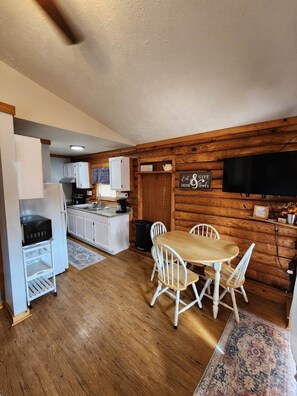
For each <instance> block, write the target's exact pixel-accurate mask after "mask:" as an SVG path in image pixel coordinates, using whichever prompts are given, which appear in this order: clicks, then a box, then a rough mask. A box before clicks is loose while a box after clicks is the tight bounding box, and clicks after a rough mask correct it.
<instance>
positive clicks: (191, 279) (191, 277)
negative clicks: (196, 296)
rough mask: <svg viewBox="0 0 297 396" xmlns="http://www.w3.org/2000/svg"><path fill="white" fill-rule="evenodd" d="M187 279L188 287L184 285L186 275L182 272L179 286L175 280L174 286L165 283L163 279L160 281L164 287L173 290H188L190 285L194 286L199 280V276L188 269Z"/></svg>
mask: <svg viewBox="0 0 297 396" xmlns="http://www.w3.org/2000/svg"><path fill="white" fill-rule="evenodd" d="M187 277H188V282H187V284H186V285H185V284H184V279H185V278H184V274H183V273H182V272H180V277H179V285H178V283H177V280H176V279H174V281H173V283H172V284H171V283H170V284H169V283H166V282H163V281H162V280H161V279H160V281H161V282H162V283H163V285H164V286H166V287H169V288H170V289H172V290H186V288H187V287H188V286H189V285H192V284H193V283H196V282H198V280H199V275H198V274H196V273H195V272H193V271H190V270H188V269H187Z"/></svg>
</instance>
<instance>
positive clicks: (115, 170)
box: [109, 157, 130, 191]
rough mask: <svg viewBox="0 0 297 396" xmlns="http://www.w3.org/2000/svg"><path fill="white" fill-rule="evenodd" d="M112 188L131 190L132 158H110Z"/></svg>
mask: <svg viewBox="0 0 297 396" xmlns="http://www.w3.org/2000/svg"><path fill="white" fill-rule="evenodd" d="M109 172H110V189H111V190H117V191H130V158H128V157H114V158H109Z"/></svg>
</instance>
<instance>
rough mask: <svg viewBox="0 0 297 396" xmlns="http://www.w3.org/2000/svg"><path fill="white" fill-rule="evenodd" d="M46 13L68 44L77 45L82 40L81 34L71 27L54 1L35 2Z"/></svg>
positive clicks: (39, 0) (40, 0) (42, 0)
mask: <svg viewBox="0 0 297 396" xmlns="http://www.w3.org/2000/svg"><path fill="white" fill-rule="evenodd" d="M35 1H36V3H38V4H39V5H40V7H41V8H42V9H43V10H44V11H45V12H46V13H47V15H48V16H49V17H50V18H51V19H52V21H53V22H54V23H55V24H56V26H57V27H58V28H59V29H60V30H61V31H62V33H63V34H64V35H65V37H66V39H67V41H68V42H69V43H70V44H78V43H80V42H81V41H82V40H83V37H82V36H81V34H80V33H79V32H78V31H77V30H76V29H74V28H73V26H71V24H70V22H69V20H67V18H66V17H65V15H63V13H62V11H61V10H60V9H59V7H58V6H57V4H56V3H55V1H54V0H35Z"/></svg>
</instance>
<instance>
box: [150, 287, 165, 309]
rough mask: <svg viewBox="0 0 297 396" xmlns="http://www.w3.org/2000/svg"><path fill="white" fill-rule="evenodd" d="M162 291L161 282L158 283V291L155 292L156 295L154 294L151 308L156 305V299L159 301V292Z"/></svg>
mask: <svg viewBox="0 0 297 396" xmlns="http://www.w3.org/2000/svg"><path fill="white" fill-rule="evenodd" d="M161 289H162V283H161V282H159V283H158V287H157V289H156V291H155V294H154V296H153V298H152V301H151V303H150V306H151V307H153V306H154V304H155V302H156V299H157V297H158V294H159V292H160V291H161Z"/></svg>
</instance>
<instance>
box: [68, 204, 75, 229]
mask: <svg viewBox="0 0 297 396" xmlns="http://www.w3.org/2000/svg"><path fill="white" fill-rule="evenodd" d="M72 212H75V211H74V210H72V211H71V209H68V210H67V214H68V216H67V219H68V232H69V234H73V235H76V216H75V213H72Z"/></svg>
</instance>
